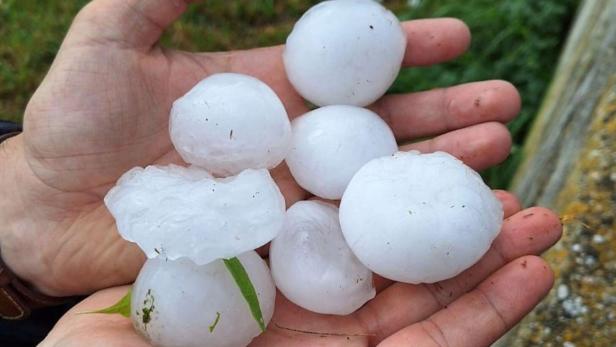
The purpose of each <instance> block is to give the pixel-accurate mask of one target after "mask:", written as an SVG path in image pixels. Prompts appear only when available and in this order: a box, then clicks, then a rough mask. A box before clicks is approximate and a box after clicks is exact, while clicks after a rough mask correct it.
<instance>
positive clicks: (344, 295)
mask: <svg viewBox="0 0 616 347" xmlns="http://www.w3.org/2000/svg"><path fill="white" fill-rule="evenodd" d="M270 266H271V267H272V275H273V277H274V282H275V283H276V286H277V287H278V289H280V291H281V292H282V294H284V296H285V297H286V298H287V299H289V300H291V301H292V302H293V303H295V304H297V305H299V306H301V307H303V308H305V309H307V310H310V311H314V312H318V313H325V314H339V315H346V314H350V313H352V312H354V311H355V310H357V309H358V308H360V307H361V306H362V305H363V304H364V303H366V301H368V300H370V299H372V298H373V297H374V295H375V294H376V291H375V289H374V286H373V285H372V272H371V271H370V270H368V269H367V268H366V267H365V266H364V265H363V264H361V263H360V262H359V260H358V259H357V257H355V255H354V254H353V253H352V252H351V249H350V248H349V246H347V244H346V241H345V240H344V237H343V236H342V231H341V230H340V223H339V222H338V208H337V207H335V206H333V205H330V204H327V203H324V202H319V201H300V202H297V203H295V204H294V205H293V206H291V208H289V210H288V211H287V217H286V220H285V227H284V229H283V230H282V231H281V232H280V234H278V236H277V237H276V238H275V239H274V240H273V241H272V244H271V246H270Z"/></svg>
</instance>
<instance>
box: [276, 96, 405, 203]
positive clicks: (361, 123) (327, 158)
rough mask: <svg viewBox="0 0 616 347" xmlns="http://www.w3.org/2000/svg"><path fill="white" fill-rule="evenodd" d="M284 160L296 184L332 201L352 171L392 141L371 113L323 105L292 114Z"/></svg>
mask: <svg viewBox="0 0 616 347" xmlns="http://www.w3.org/2000/svg"><path fill="white" fill-rule="evenodd" d="M292 129H293V141H292V145H291V150H290V152H289V154H288V155H287V158H286V162H287V165H288V166H289V169H290V170H291V173H292V174H293V177H294V178H295V180H296V181H297V183H298V184H299V185H300V186H302V187H303V188H304V189H306V190H308V191H309V192H311V193H312V194H314V195H317V196H320V197H322V198H325V199H335V200H338V199H340V198H341V197H342V194H343V193H344V190H345V189H346V187H347V185H348V184H349V181H350V180H351V178H352V177H353V175H354V174H355V173H356V172H357V170H359V169H360V168H361V167H362V166H363V165H364V164H366V163H367V162H369V161H370V160H372V159H374V158H379V157H383V156H386V155H391V154H393V153H395V152H396V150H397V149H398V145H397V144H396V139H395V137H394V134H393V133H392V132H391V129H389V127H388V126H387V123H385V121H383V120H382V119H381V117H379V116H378V115H377V114H376V113H374V112H372V111H369V110H366V109H364V108H360V107H355V106H326V107H322V108H319V109H316V110H314V111H311V112H308V113H306V114H305V115H303V116H301V117H299V118H297V119H295V120H294V121H293V123H292Z"/></svg>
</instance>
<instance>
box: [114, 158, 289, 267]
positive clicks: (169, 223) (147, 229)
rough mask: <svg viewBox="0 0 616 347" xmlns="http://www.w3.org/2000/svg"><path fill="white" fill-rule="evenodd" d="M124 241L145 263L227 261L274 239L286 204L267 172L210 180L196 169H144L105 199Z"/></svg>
mask: <svg viewBox="0 0 616 347" xmlns="http://www.w3.org/2000/svg"><path fill="white" fill-rule="evenodd" d="M105 204H106V205H107V207H108V209H109V211H110V212H111V214H112V215H113V216H114V217H115V219H116V223H117V227H118V230H119V232H120V234H121V235H122V237H123V238H125V239H126V240H128V241H132V242H136V243H137V244H138V245H139V247H141V249H142V250H143V251H144V252H145V253H146V255H147V256H148V257H149V258H154V257H156V256H157V255H159V254H161V253H163V254H164V256H166V257H167V258H169V259H177V258H180V257H188V258H190V259H192V260H193V261H194V262H196V263H197V264H207V263H209V262H211V261H213V260H215V259H220V258H231V257H234V256H236V255H238V254H240V253H244V252H246V251H249V250H252V249H255V248H257V247H259V246H262V245H264V244H266V243H267V242H269V241H270V240H271V239H273V238H274V237H275V236H276V235H277V234H278V232H279V231H280V230H281V228H282V226H283V223H284V215H285V202H284V198H283V196H282V194H281V193H280V190H279V189H278V186H276V183H274V181H273V180H272V178H271V176H270V174H269V172H268V171H267V170H264V169H262V170H245V171H242V172H241V173H240V174H239V175H237V176H233V177H229V178H224V179H214V178H212V177H211V176H210V175H209V174H208V173H207V172H205V171H203V170H200V169H198V168H195V167H189V168H185V167H180V166H175V165H170V166H148V167H146V168H145V169H143V168H134V169H132V170H130V171H129V172H127V173H126V174H124V175H123V176H122V177H121V178H120V180H119V181H118V183H117V185H116V186H115V187H114V188H112V189H111V190H110V191H109V193H107V196H106V197H105Z"/></svg>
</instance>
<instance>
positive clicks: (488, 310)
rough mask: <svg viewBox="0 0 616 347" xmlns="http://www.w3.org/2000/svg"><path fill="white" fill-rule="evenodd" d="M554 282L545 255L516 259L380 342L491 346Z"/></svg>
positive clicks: (419, 345) (384, 343) (419, 344)
mask: <svg viewBox="0 0 616 347" xmlns="http://www.w3.org/2000/svg"><path fill="white" fill-rule="evenodd" d="M553 282H554V275H553V273H552V271H551V270H550V269H549V267H548V265H547V264H546V262H545V261H543V260H542V259H541V258H538V257H534V256H527V257H523V258H520V259H517V260H515V261H513V262H511V263H509V264H507V266H505V267H504V268H502V269H501V270H499V271H498V272H497V273H495V274H494V275H492V276H490V278H488V279H486V280H485V281H484V282H482V283H481V284H480V285H479V286H478V287H477V288H476V289H475V290H473V291H472V292H470V293H468V294H466V295H464V296H463V297H461V298H460V299H458V300H456V301H455V302H454V303H453V304H451V305H450V306H449V307H447V308H445V309H443V310H441V311H439V312H437V313H435V314H434V315H433V316H432V317H430V318H428V319H426V320H425V321H422V322H419V323H416V324H413V325H411V326H409V327H406V328H404V329H402V330H400V331H399V332H397V333H395V334H394V335H392V336H391V337H389V338H387V339H386V340H384V341H383V342H382V343H381V344H379V346H381V347H387V346H411V345H412V346H417V347H421V346H450V347H458V346H459V347H471V346H472V347H475V346H477V347H481V346H490V345H491V344H492V343H493V342H494V341H496V340H497V339H498V338H499V337H501V336H502V335H503V334H504V333H506V332H507V331H508V330H509V329H511V328H512V327H513V326H514V325H515V324H516V323H517V322H518V321H520V320H521V319H522V317H524V315H526V314H527V313H528V312H530V310H532V308H533V307H534V306H535V305H537V304H538V303H539V301H541V299H542V298H543V297H544V296H545V295H547V293H548V292H549V290H550V288H551V287H552V284H553Z"/></svg>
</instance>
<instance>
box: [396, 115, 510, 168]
mask: <svg viewBox="0 0 616 347" xmlns="http://www.w3.org/2000/svg"><path fill="white" fill-rule="evenodd" d="M400 150H403V151H408V150H418V151H420V152H422V153H431V152H436V151H444V152H448V153H450V154H451V155H453V156H455V157H456V158H458V159H460V160H462V161H463V162H464V163H465V164H466V165H468V166H470V167H472V168H473V169H474V170H476V171H480V170H483V169H486V168H488V167H490V166H493V165H496V164H498V163H500V162H502V161H503V160H505V159H506V158H507V156H508V155H509V151H510V150H511V134H509V130H507V127H505V126H504V125H503V124H501V123H495V122H490V123H483V124H477V125H473V126H470V127H467V128H463V129H459V130H454V131H451V132H448V133H446V134H443V135H440V136H437V137H435V138H433V139H429V140H425V141H421V142H417V143H412V144H409V145H404V146H402V147H400Z"/></svg>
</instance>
